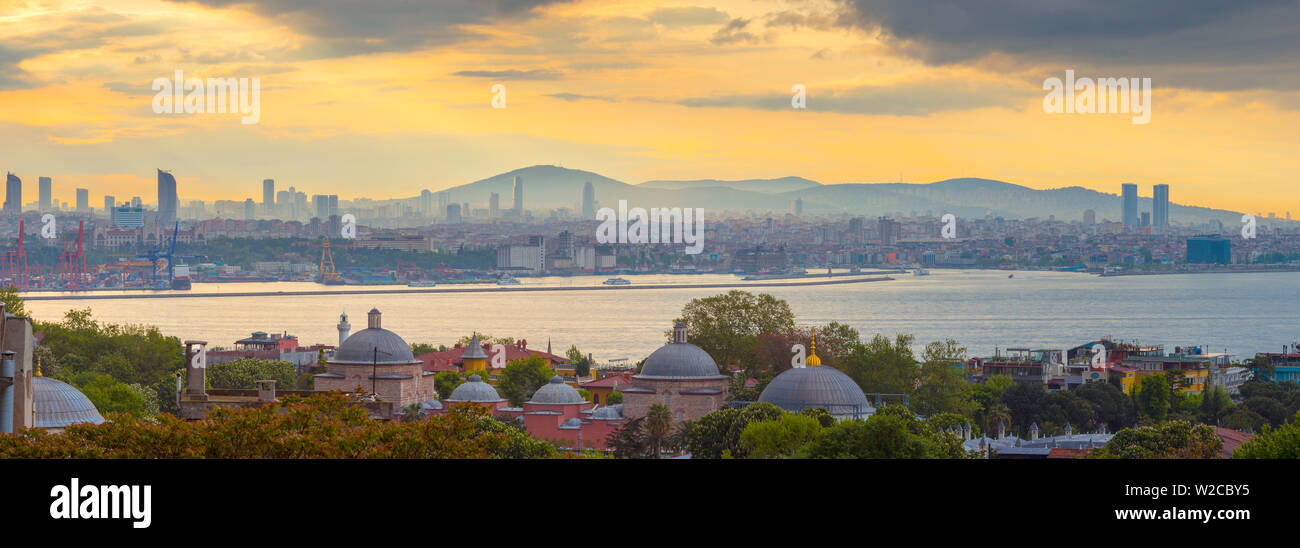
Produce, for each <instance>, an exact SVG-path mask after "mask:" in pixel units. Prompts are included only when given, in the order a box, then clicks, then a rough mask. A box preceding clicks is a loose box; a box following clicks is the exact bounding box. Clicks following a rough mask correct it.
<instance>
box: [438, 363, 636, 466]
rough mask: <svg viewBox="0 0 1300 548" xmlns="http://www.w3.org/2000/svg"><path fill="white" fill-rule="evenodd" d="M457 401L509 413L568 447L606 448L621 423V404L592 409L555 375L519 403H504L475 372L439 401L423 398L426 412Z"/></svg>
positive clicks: (533, 430) (541, 436) (531, 430)
mask: <svg viewBox="0 0 1300 548" xmlns="http://www.w3.org/2000/svg"><path fill="white" fill-rule="evenodd" d="M460 405H478V406H481V407H484V408H486V409H488V410H490V411H493V412H495V413H496V414H498V415H502V416H507V417H513V418H515V419H516V420H519V421H520V422H522V423H523V426H524V430H525V431H527V432H528V434H529V435H531V436H533V437H535V438H538V439H544V440H550V441H555V442H558V443H559V444H560V445H561V446H564V447H568V448H571V449H578V450H583V449H600V450H603V449H607V447H606V445H605V442H606V440H607V439H608V437H609V435H610V434H611V433H613V432H614V431H615V430H618V429H619V428H620V427H622V426H623V423H624V422H625V421H624V419H623V407H622V406H621V405H613V406H609V407H600V408H597V409H595V410H593V409H592V407H591V402H588V401H587V400H585V399H583V398H582V396H581V395H579V394H578V390H577V389H575V388H573V387H572V386H569V385H568V384H565V382H564V379H562V378H560V377H559V376H558V375H557V376H554V377H551V381H550V382H549V383H547V384H546V385H543V386H542V387H541V388H539V389H537V391H536V392H534V393H533V396H532V397H531V398H529V400H528V401H526V402H524V405H523V407H506V406H507V405H508V403H507V402H506V400H505V399H504V398H502V397H501V395H500V394H499V393H498V392H497V390H496V388H493V387H492V385H490V384H488V383H485V382H483V381H482V379H480V378H479V376H478V375H470V377H469V381H468V382H465V383H463V384H461V385H460V386H457V387H456V389H455V390H452V392H451V396H450V397H448V398H446V399H444V400H443V401H441V402H438V401H430V402H424V405H423V408H424V412H425V413H426V414H431V415H437V414H443V413H446V412H447V411H448V410H449V409H451V408H453V407H456V406H460Z"/></svg>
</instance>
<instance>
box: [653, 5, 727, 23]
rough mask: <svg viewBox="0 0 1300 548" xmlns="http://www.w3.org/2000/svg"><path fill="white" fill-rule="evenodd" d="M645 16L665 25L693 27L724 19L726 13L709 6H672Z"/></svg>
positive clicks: (719, 21) (725, 18)
mask: <svg viewBox="0 0 1300 548" xmlns="http://www.w3.org/2000/svg"><path fill="white" fill-rule="evenodd" d="M645 18H646V20H648V21H650V22H651V23H656V24H659V25H663V26H665V27H693V26H699V25H714V24H717V23H721V22H723V21H726V20H727V13H726V12H724V11H720V10H718V8H714V7H710V6H673V7H668V8H659V9H656V10H654V11H652V12H650V13H647V14H646V16H645Z"/></svg>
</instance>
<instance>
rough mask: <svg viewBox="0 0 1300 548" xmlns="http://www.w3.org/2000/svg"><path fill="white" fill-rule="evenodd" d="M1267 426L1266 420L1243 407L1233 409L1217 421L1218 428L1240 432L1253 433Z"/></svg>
mask: <svg viewBox="0 0 1300 548" xmlns="http://www.w3.org/2000/svg"><path fill="white" fill-rule="evenodd" d="M1266 424H1268V419H1266V418H1264V417H1263V416H1261V415H1260V414H1259V413H1256V412H1254V411H1251V410H1249V409H1246V408H1244V407H1234V408H1232V410H1231V411H1228V412H1227V413H1226V414H1224V415H1223V417H1221V418H1220V419H1219V426H1222V427H1224V428H1231V429H1233V430H1239V431H1242V432H1254V431H1256V430H1259V429H1261V428H1262V427H1263V426H1264V425H1266Z"/></svg>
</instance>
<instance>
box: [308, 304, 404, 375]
mask: <svg viewBox="0 0 1300 548" xmlns="http://www.w3.org/2000/svg"><path fill="white" fill-rule="evenodd" d="M367 316H368V324H367V325H368V327H367V328H366V329H362V330H361V331H357V332H356V333H353V334H352V335H351V336H349V337H348V338H347V339H346V340H344V341H343V343H342V344H340V345H339V347H338V350H336V351H334V357H333V358H331V359H330V363H339V364H364V365H370V364H372V363H374V364H378V365H410V364H413V363H419V361H418V360H416V359H415V355H414V354H412V353H411V345H409V344H406V341H405V340H404V339H402V337H400V336H398V335H397V333H393V332H392V331H389V330H387V329H384V328H382V327H380V316H381V315H380V313H379V309H371V310H370V313H369V314H367ZM376 349H377V350H378V351H379V352H378V356H377V357H376V352H375V350H376Z"/></svg>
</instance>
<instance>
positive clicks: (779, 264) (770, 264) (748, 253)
mask: <svg viewBox="0 0 1300 548" xmlns="http://www.w3.org/2000/svg"><path fill="white" fill-rule="evenodd" d="M786 261H787V257H786V254H785V251H784V250H775V251H773V250H770V249H763V248H762V247H761V246H760V247H755V248H753V249H742V250H740V251H737V252H736V254H735V255H734V256H733V257H732V259H731V269H732V270H733V271H740V272H761V271H771V270H784V269H785V267H786V264H787V262H786Z"/></svg>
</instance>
